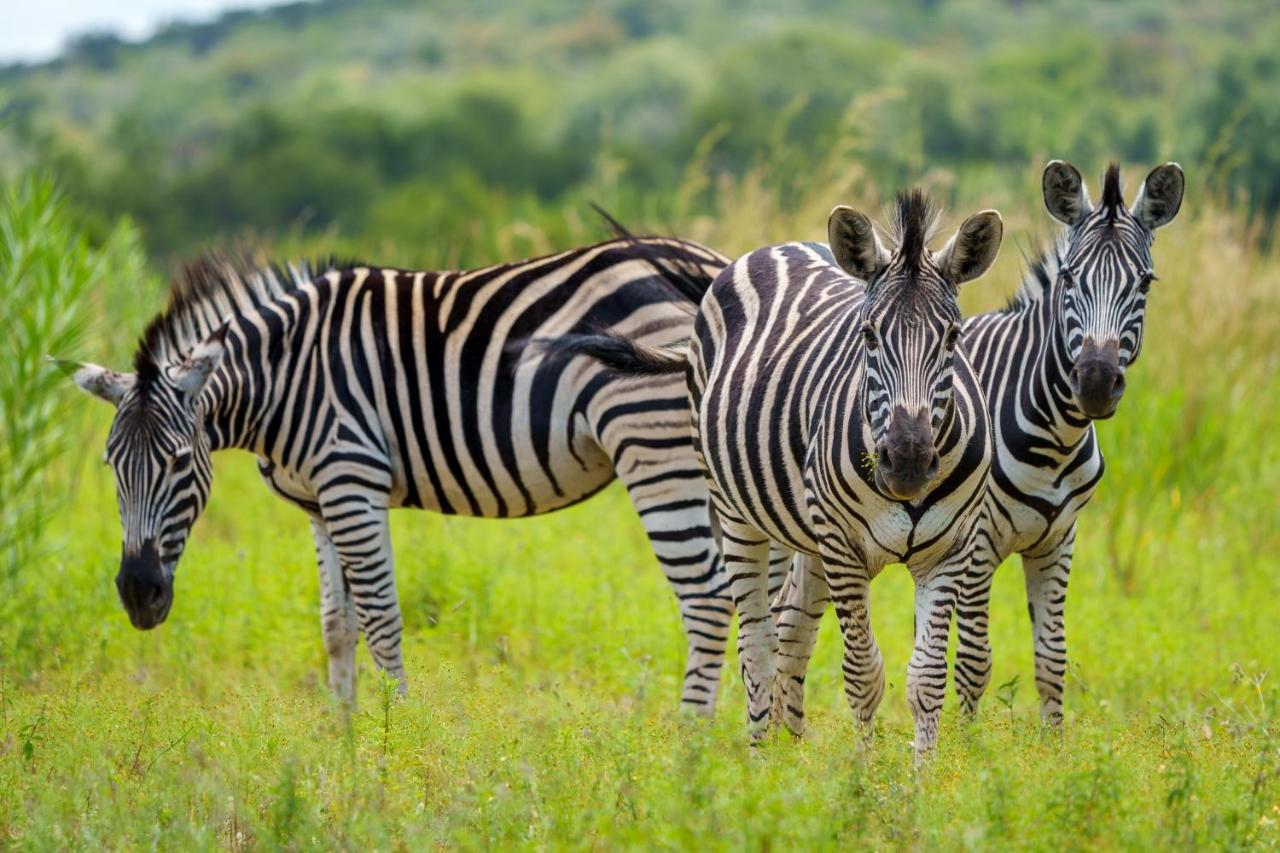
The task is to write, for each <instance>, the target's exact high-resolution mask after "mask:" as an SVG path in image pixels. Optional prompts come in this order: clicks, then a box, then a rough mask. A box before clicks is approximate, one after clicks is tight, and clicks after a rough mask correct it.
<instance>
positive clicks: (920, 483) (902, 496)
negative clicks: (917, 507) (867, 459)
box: [875, 468, 937, 501]
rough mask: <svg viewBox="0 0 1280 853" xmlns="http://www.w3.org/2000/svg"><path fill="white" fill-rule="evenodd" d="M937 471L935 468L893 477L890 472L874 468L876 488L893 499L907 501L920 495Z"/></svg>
mask: <svg viewBox="0 0 1280 853" xmlns="http://www.w3.org/2000/svg"><path fill="white" fill-rule="evenodd" d="M936 473H937V471H936V469H934V470H932V471H925V472H923V473H922V474H919V475H916V476H911V477H905V478H903V477H895V476H893V474H891V473H887V472H886V471H885V470H884V469H882V468H876V470H875V483H876V488H877V489H878V490H879V491H880V493H881V494H883V495H885V496H886V497H888V498H890V499H891V500H895V501H909V500H914V499H915V498H918V497H920V494H921V493H922V492H924V491H925V490H926V489H927V488H928V487H929V484H930V483H931V482H933V477H934V475H935V474H936Z"/></svg>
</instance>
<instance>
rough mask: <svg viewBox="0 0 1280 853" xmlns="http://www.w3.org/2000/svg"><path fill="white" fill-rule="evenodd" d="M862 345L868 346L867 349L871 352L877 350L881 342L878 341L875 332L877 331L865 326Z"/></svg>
mask: <svg viewBox="0 0 1280 853" xmlns="http://www.w3.org/2000/svg"><path fill="white" fill-rule="evenodd" d="M862 343H863V344H864V345H865V346H866V348H867V349H869V350H873V349H875V348H876V346H877V345H878V344H879V343H880V342H879V340H877V338H876V331H875V329H873V328H871V327H870V326H863V327H862Z"/></svg>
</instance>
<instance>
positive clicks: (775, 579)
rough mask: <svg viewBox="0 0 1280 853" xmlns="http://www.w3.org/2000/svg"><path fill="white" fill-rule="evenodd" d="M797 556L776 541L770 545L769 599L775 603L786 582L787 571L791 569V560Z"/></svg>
mask: <svg viewBox="0 0 1280 853" xmlns="http://www.w3.org/2000/svg"><path fill="white" fill-rule="evenodd" d="M794 556H795V551H792V550H791V549H790V548H787V547H786V546H783V545H779V544H778V543H777V542H774V543H773V544H772V545H770V546H769V600H770V601H772V602H774V603H775V604H776V603H777V601H778V597H779V595H780V594H781V592H782V586H783V584H784V583H786V580H787V572H788V571H789V570H790V569H791V560H792V558H793V557H794Z"/></svg>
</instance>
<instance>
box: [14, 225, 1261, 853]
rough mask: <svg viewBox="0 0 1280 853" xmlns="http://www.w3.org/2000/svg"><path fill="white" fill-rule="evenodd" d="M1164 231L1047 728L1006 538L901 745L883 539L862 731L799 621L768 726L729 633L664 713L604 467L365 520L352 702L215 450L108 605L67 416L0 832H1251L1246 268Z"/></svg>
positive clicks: (311, 835)
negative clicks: (541, 495) (151, 570)
mask: <svg viewBox="0 0 1280 853" xmlns="http://www.w3.org/2000/svg"><path fill="white" fill-rule="evenodd" d="M823 213H824V214H825V211H823ZM815 221H817V220H815ZM1010 224H1011V227H1014V222H1013V221H1012V218H1011V222H1010ZM752 227H758V223H753V226H752ZM770 227H771V228H773V229H774V231H776V232H778V233H781V232H782V228H781V226H780V225H778V223H777V222H773V223H772V224H771V225H770ZM1175 227H1178V228H1181V229H1182V230H1181V231H1180V232H1178V234H1177V239H1168V240H1166V239H1164V238H1162V239H1161V241H1160V242H1159V243H1158V245H1157V247H1156V252H1157V255H1158V257H1159V259H1160V263H1161V268H1162V273H1161V274H1162V280H1161V282H1160V283H1159V284H1158V285H1157V286H1156V287H1154V288H1153V291H1152V298H1151V303H1150V307H1149V317H1148V323H1149V326H1148V332H1147V338H1146V343H1145V345H1144V352H1143V355H1142V359H1141V361H1140V362H1139V363H1138V364H1137V365H1135V367H1134V370H1133V373H1132V375H1131V376H1130V388H1129V390H1128V391H1127V392H1126V400H1125V410H1124V412H1123V413H1122V414H1121V416H1119V417H1117V418H1115V419H1113V420H1111V421H1108V422H1107V423H1105V424H1102V425H1100V426H1099V433H1100V439H1101V441H1102V445H1103V447H1104V449H1105V451H1106V454H1107V466H1108V471H1107V476H1106V479H1105V480H1104V482H1103V484H1102V487H1101V489H1100V491H1099V493H1098V494H1097V496H1096V497H1095V499H1094V504H1093V505H1092V506H1091V507H1090V508H1089V510H1088V512H1087V513H1086V514H1085V516H1084V520H1083V522H1082V526H1081V531H1080V535H1079V538H1078V553H1077V558H1076V562H1075V569H1074V571H1073V577H1072V587H1071V598H1070V602H1069V606H1068V609H1067V628H1068V639H1069V642H1070V650H1071V659H1072V669H1071V672H1070V675H1069V677H1068V689H1067V697H1066V720H1065V722H1064V724H1063V725H1062V726H1061V727H1060V728H1056V729H1045V728H1044V727H1042V726H1041V724H1040V721H1039V718H1038V714H1037V710H1036V696H1035V690H1034V670H1033V666H1032V654H1031V649H1030V643H1029V642H1028V632H1027V629H1026V615H1025V613H1026V611H1025V603H1024V594H1023V581H1022V578H1021V574H1020V572H1019V570H1018V567H1017V566H1016V565H1013V566H1005V567H1004V568H1002V569H1001V571H1000V572H999V573H998V575H997V577H996V584H995V587H994V590H993V602H992V608H991V635H992V645H993V648H994V650H995V663H994V667H995V668H994V671H993V673H992V681H991V683H992V685H993V688H992V690H991V691H990V692H989V693H988V696H987V699H986V701H985V704H984V706H983V708H982V710H981V711H980V713H979V716H978V718H977V719H976V720H974V721H972V722H971V723H968V724H966V723H964V722H963V721H962V720H960V719H959V717H958V714H957V709H956V705H955V701H954V698H953V697H950V696H949V697H948V704H947V706H946V710H945V712H944V717H943V727H944V732H943V736H942V738H941V741H940V742H941V746H940V747H939V750H938V752H937V754H936V755H935V756H934V757H933V760H932V761H931V762H930V763H929V766H928V767H927V768H926V769H924V770H923V771H921V772H917V771H916V770H915V769H914V768H913V758H912V754H911V750H910V749H909V748H908V746H907V743H908V741H909V739H910V736H911V735H910V732H911V715H910V712H909V710H908V708H907V707H906V702H905V698H904V696H903V691H902V689H901V687H902V680H903V676H904V673H905V668H906V663H907V656H908V655H909V653H910V648H911V643H910V637H911V635H912V608H911V591H912V586H911V582H910V578H909V577H908V574H907V572H905V571H903V570H901V569H900V568H891V569H889V570H887V571H885V572H884V573H883V574H882V576H881V577H880V578H879V579H877V581H876V582H875V584H874V585H873V586H872V619H873V621H874V624H875V631H876V634H877V636H878V637H879V640H880V644H881V648H882V651H883V653H884V656H885V662H886V672H887V673H888V684H887V685H886V694H885V700H884V703H883V706H882V707H881V709H880V713H879V715H878V717H877V720H876V723H875V737H874V740H873V743H872V745H871V747H870V750H869V751H865V750H864V748H863V745H862V743H861V740H860V739H859V738H858V736H857V734H856V733H855V730H854V727H853V725H852V722H851V720H850V717H849V713H848V709H847V707H846V706H845V703H844V699H843V696H842V695H841V677H840V669H839V664H840V641H839V636H838V631H837V630H835V628H836V626H835V624H834V619H833V617H832V615H831V614H828V616H827V617H826V620H825V624H824V626H823V629H822V631H821V633H820V635H819V640H818V647H817V650H816V653H815V656H814V659H813V662H812V664H811V667H810V670H809V675H808V678H807V685H808V702H807V706H806V707H807V724H808V725H807V731H808V735H807V737H806V738H805V739H804V740H801V741H793V740H792V739H791V738H790V737H789V736H787V737H784V736H778V737H771V738H770V739H769V740H768V742H767V743H766V745H765V746H764V748H762V749H758V750H755V751H752V750H750V749H749V748H748V745H747V738H746V735H745V733H744V727H743V725H742V716H743V707H744V697H743V691H742V688H741V685H740V683H739V681H738V678H737V675H736V673H737V666H736V661H735V660H734V658H733V655H732V654H731V655H730V660H729V661H728V662H727V664H726V668H725V674H724V676H723V678H722V694H721V698H720V709H719V712H718V713H717V715H716V716H715V718H714V719H711V720H690V719H688V718H687V717H686V716H685V715H683V714H681V713H680V712H679V711H678V710H677V708H676V698H677V695H678V690H679V683H680V676H681V669H682V666H683V661H684V641H683V637H682V635H681V632H680V630H679V628H678V624H677V617H676V611H675V606H674V602H673V601H672V599H671V595H670V592H669V590H668V589H667V588H666V587H665V585H664V584H665V582H664V581H663V580H662V578H661V576H660V574H659V573H658V572H657V571H655V567H654V565H653V557H652V553H651V551H650V549H649V547H648V544H647V542H646V540H645V538H644V535H643V532H642V530H641V528H640V525H639V523H638V522H637V520H636V517H635V513H634V512H633V510H632V509H631V508H630V506H629V505H628V503H627V501H626V497H625V495H624V494H623V493H622V492H621V491H619V490H618V489H617V488H613V489H610V490H607V491H606V492H605V493H604V494H602V495H600V496H599V497H598V498H595V499H593V500H592V501H591V502H589V503H587V504H585V505H583V506H581V507H578V508H574V509H571V510H567V511H565V512H562V513H558V514H555V515H553V516H549V517H546V518H542V519H530V520H521V521H512V522H502V523H495V522H479V521H468V520H463V519H444V518H441V517H437V516H431V515H428V514H425V513H400V514H394V515H393V533H394V536H395V539H396V546H397V552H396V553H397V555H398V556H399V562H398V566H397V578H398V582H399V585H400V593H401V598H402V602H403V610H404V613H405V617H406V620H407V622H408V631H407V635H406V647H405V658H406V663H407V666H408V672H409V676H410V680H411V683H410V689H409V694H408V696H407V697H406V698H405V699H404V700H403V701H395V702H384V701H383V700H384V699H385V698H386V696H387V694H386V693H385V691H384V690H383V689H382V685H380V684H379V682H378V680H377V678H376V677H375V674H374V673H373V672H372V670H371V667H370V664H369V661H368V657H367V655H366V654H365V653H364V652H363V651H362V652H361V653H360V659H359V660H360V704H359V708H358V709H357V711H356V712H355V713H353V714H350V715H344V714H343V713H342V712H341V710H340V709H339V708H338V707H337V706H336V705H335V703H334V702H333V701H332V700H331V699H330V698H329V695H328V692H327V689H326V688H325V686H324V678H325V676H324V671H325V661H324V653H323V649H322V645H321V640H320V632H319V626H318V624H317V622H318V620H317V613H316V610H317V608H316V601H317V585H318V581H317V578H316V573H315V569H314V565H313V557H312V543H311V539H310V536H309V533H308V530H307V524H306V522H305V519H304V518H303V517H302V516H301V515H300V514H299V513H298V512H297V511H296V510H293V509H291V508H290V507H288V506H285V505H284V504H282V503H280V502H278V501H276V500H275V499H274V498H272V497H271V496H270V495H269V494H267V492H266V491H265V489H264V488H263V487H262V485H261V484H260V483H259V482H258V478H257V473H256V471H255V470H254V465H253V462H252V460H251V459H250V458H249V457H247V456H244V455H228V456H225V457H223V456H219V457H215V464H216V468H217V474H216V477H215V485H214V489H213V495H212V499H211V503H210V505H209V510H208V512H207V513H206V515H205V517H204V518H202V520H201V521H200V522H199V523H198V524H197V525H196V527H195V530H194V533H193V536H192V539H191V541H190V543H189V546H188V549H187V552H186V554H185V556H184V558H183V562H182V565H181V567H180V569H179V574H180V578H179V580H178V592H177V596H176V598H175V601H174V604H173V610H172V612H171V614H170V616H169V618H168V620H167V621H166V622H165V624H164V625H163V626H161V627H159V628H158V629H157V630H156V631H152V632H148V633H145V634H144V633H140V632H137V631H135V630H134V629H133V628H132V627H131V626H130V625H129V623H128V619H127V617H126V616H125V614H124V613H123V612H122V610H121V609H120V605H119V603H118V601H117V600H116V594H115V590H114V588H113V586H112V578H113V576H114V574H115V571H116V566H117V563H118V557H119V538H120V533H119V529H118V525H119V522H118V520H117V518H116V512H115V503H114V490H113V486H112V483H111V480H110V473H109V471H108V470H106V469H105V468H104V467H103V466H102V465H100V464H93V461H96V459H95V455H96V454H100V452H101V446H102V439H103V434H102V431H103V430H104V428H105V424H104V422H103V420H102V418H101V417H98V414H99V413H98V412H97V411H96V410H94V409H88V410H87V412H88V416H89V418H90V420H88V421H86V424H87V425H85V426H83V427H81V426H79V425H77V426H76V427H75V428H77V429H80V430H81V431H80V433H78V434H79V435H80V436H81V437H82V438H83V440H82V441H78V442H76V446H77V447H78V448H86V449H87V450H85V452H84V453H76V454H72V455H69V456H68V457H66V458H64V459H62V460H60V461H58V462H57V463H56V464H54V465H53V466H52V467H51V469H50V471H49V475H48V478H47V480H46V481H45V485H44V487H45V488H46V489H47V490H49V491H50V492H57V493H59V494H65V495H69V496H70V504H69V505H68V506H66V507H64V508H63V509H62V510H61V512H60V514H59V515H58V516H57V517H56V520H55V522H54V523H53V524H52V525H51V526H50V531H49V537H48V541H47V542H45V543H43V546H42V549H41V551H40V561H39V565H38V566H33V567H31V568H30V570H28V571H22V572H18V573H16V574H11V575H7V576H4V577H2V578H0V582H3V583H4V584H5V586H4V595H3V596H0V724H2V725H3V729H4V731H3V733H0V831H3V832H4V833H5V840H6V841H8V842H9V843H12V844H14V845H15V846H17V845H22V846H26V847H31V848H38V849H47V848H68V847H115V848H135V847H163V848H167V849H186V848H193V847H200V848H210V847H225V848H234V849H248V848H255V847H261V848H274V847H286V846H292V847H330V846H333V847H359V848H375V849H381V848H388V847H401V848H412V849H417V848H421V847H427V846H433V845H435V846H447V847H457V848H478V847H502V848H507V847H539V848H563V847H568V848H582V847H588V846H593V845H594V846H600V847H646V848H647V847H669V848H689V847H695V846H696V847H699V848H713V849H741V848H760V847H763V846H765V845H769V846H771V847H775V848H777V847H783V846H786V847H801V846H803V847H814V848H849V847H854V846H856V847H858V848H863V849H865V848H872V849H883V848H893V849H899V848H917V847H930V848H933V847H937V848H942V849H957V848H986V847H995V846H1011V847H1016V848H1035V849H1048V848H1058V847H1063V846H1068V847H1102V848H1117V849H1131V848H1140V849H1148V848H1198V847H1233V848H1240V847H1249V846H1255V847H1260V848H1267V847H1276V846H1280V717H1278V716H1277V708H1280V693H1278V691H1277V687H1276V677H1275V672H1276V669H1277V663H1280V661H1278V659H1277V654H1276V647H1277V629H1276V625H1277V624H1280V531H1278V530H1277V526H1276V524H1275V519H1276V517H1277V513H1278V512H1280V505H1278V504H1277V497H1276V495H1277V492H1276V489H1275V483H1277V482H1280V452H1278V447H1280V445H1277V442H1276V440H1275V438H1274V436H1275V435H1277V434H1280V410H1277V409H1276V407H1275V406H1269V405H1265V403H1266V401H1270V400H1274V399H1277V398H1280V380H1277V379H1276V378H1275V377H1276V370H1275V368H1276V354H1275V349H1274V343H1273V342H1274V340H1276V339H1277V338H1280V312H1278V311H1274V310H1272V309H1273V308H1274V307H1275V306H1278V305H1280V263H1278V262H1277V259H1276V258H1275V256H1274V255H1267V254H1264V253H1260V252H1258V251H1255V250H1252V249H1250V250H1247V251H1241V252H1239V253H1237V254H1233V255H1232V257H1231V262H1232V264H1233V269H1234V270H1235V273H1236V278H1235V280H1234V283H1233V287H1231V288H1226V287H1217V288H1210V287H1204V286H1202V285H1201V284H1200V283H1201V282H1204V281H1210V280H1215V281H1216V280H1220V279H1221V276H1220V275H1219V274H1218V273H1219V271H1220V268H1221V266H1222V263H1223V259H1222V240H1223V237H1222V235H1223V234H1228V235H1232V234H1235V233H1236V231H1235V230H1234V229H1237V228H1238V227H1239V223H1238V221H1237V220H1235V219H1232V218H1230V217H1229V216H1228V215H1226V214H1221V215H1219V214H1215V213H1213V212H1212V211H1201V212H1200V213H1198V214H1196V215H1195V216H1189V217H1188V218H1187V220H1186V221H1185V222H1182V221H1181V220H1180V223H1179V225H1177V226H1175ZM753 233H754V232H753ZM704 236H705V237H706V239H708V240H709V241H710V242H712V243H716V244H723V245H724V246H725V247H726V248H730V249H732V248H735V242H736V241H735V239H734V237H733V234H732V233H725V234H720V235H704ZM1232 245H1234V238H1232ZM1232 251H1235V250H1232ZM1014 254H1015V253H1010V256H1011V257H1013V256H1014ZM1002 263H1005V264H1007V267H1006V270H1005V273H1004V274H1003V275H1002V276H998V277H997V280H999V281H1003V282H1004V283H1005V285H1006V288H1005V289H1008V288H1009V287H1011V286H1012V282H1013V281H1014V280H1015V279H1016V271H1015V268H1016V258H1015V259H1013V260H1008V259H1006V260H1005V261H1002ZM998 290H999V287H998V286H994V287H992V288H991V289H990V290H988V291H983V292H980V293H977V294H976V295H975V296H973V297H970V299H971V300H978V301H971V304H969V306H968V307H969V309H970V310H975V309H980V308H984V307H988V306H989V305H992V304H996V303H998V302H999V301H1001V300H1000V294H999V292H998ZM983 299H985V300H986V301H985V302H983V301H982V300H983ZM114 320H115V321H116V322H115V323H114V324H113V325H112V326H110V327H109V330H110V331H111V332H112V333H115V334H119V331H118V330H119V328H120V327H121V326H122V325H123V324H122V323H121V322H120V318H118V317H116V318H114ZM126 345H127V341H126ZM68 393H70V392H68ZM1013 562H1015V563H1016V560H1015V561H1013ZM953 646H954V643H953ZM1268 671H1270V672H1271V675H1270V676H1267V675H1266V673H1267V672H1268ZM1015 677H1020V681H1019V682H1018V683H1019V684H1020V685H1021V688H1020V689H1018V690H1017V691H1013V690H1009V691H1007V692H1006V693H1005V694H1004V696H1005V698H1007V699H1008V702H1007V704H1005V703H1002V702H1001V701H1000V699H999V697H998V696H997V691H998V685H1005V684H1009V683H1011V682H1012V680H1013V679H1014V678H1015Z"/></svg>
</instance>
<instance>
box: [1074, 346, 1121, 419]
mask: <svg viewBox="0 0 1280 853" xmlns="http://www.w3.org/2000/svg"><path fill="white" fill-rule="evenodd" d="M1068 383H1069V384H1070V385H1071V393H1072V394H1073V395H1074V396H1075V398H1076V405H1077V406H1079V407H1080V411H1081V412H1083V413H1084V414H1085V416H1086V417H1089V418H1093V419H1104V418H1109V417H1111V416H1112V415H1114V414H1115V413H1116V407H1118V406H1119V405H1120V398H1121V397H1123V396H1124V385H1125V382H1124V369H1123V368H1122V367H1121V366H1120V343H1119V342H1118V341H1115V340H1111V341H1107V342H1106V343H1105V344H1103V345H1101V346H1099V345H1098V342H1097V341H1096V340H1094V339H1093V338H1085V339H1084V343H1083V345H1082V346H1081V348H1080V357H1079V358H1077V359H1076V363H1075V366H1074V367H1072V368H1071V373H1070V374H1069V375H1068Z"/></svg>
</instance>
